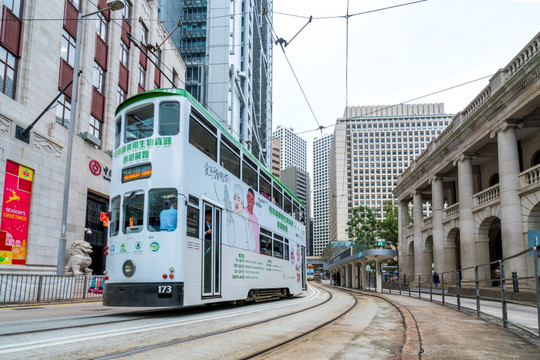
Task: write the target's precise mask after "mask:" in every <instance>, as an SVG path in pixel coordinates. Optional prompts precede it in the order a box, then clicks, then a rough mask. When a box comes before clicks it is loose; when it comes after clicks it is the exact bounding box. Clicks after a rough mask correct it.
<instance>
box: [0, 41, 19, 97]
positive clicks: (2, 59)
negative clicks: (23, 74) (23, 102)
mask: <svg viewBox="0 0 540 360" xmlns="http://www.w3.org/2000/svg"><path fill="white" fill-rule="evenodd" d="M16 75H17V58H16V57H15V56H13V55H12V54H11V53H10V52H9V51H7V50H6V49H5V48H4V47H3V46H0V87H1V90H2V92H3V93H4V94H6V95H7V96H9V97H10V98H12V99H15V76H16Z"/></svg>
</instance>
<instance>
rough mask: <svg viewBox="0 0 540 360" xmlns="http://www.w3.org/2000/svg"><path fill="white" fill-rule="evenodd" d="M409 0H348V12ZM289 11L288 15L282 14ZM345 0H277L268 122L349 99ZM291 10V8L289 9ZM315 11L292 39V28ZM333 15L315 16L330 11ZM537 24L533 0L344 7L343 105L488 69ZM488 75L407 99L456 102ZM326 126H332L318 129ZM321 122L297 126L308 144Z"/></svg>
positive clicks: (400, 97) (306, 117)
mask: <svg viewBox="0 0 540 360" xmlns="http://www.w3.org/2000/svg"><path fill="white" fill-rule="evenodd" d="M409 2H411V1H396V0H350V1H349V14H350V15H352V14H357V13H362V12H367V11H371V10H377V9H381V8H386V7H391V6H395V5H400V4H407V3H409ZM284 14H289V15H284ZM346 14H347V1H346V0H332V1H329V0H274V25H273V26H274V30H275V33H276V34H277V37H279V38H283V39H284V40H286V41H288V42H289V44H288V46H287V47H285V53H286V55H287V58H288V59H289V61H290V63H291V65H292V68H293V70H294V72H295V73H296V76H297V77H298V79H299V82H300V85H301V86H302V88H303V90H304V92H305V94H306V97H307V99H308V101H309V104H310V105H311V107H312V109H313V112H314V114H315V117H316V119H315V117H314V116H313V115H312V113H311V110H310V108H309V105H308V103H307V102H306V100H305V99H304V96H303V95H302V92H301V90H300V87H299V85H298V84H297V82H296V80H295V78H294V75H293V73H292V71H291V68H290V67H289V65H288V64H287V61H286V58H285V56H284V54H283V52H282V50H281V48H280V47H279V46H274V59H273V65H274V74H273V120H272V121H273V128H274V129H275V128H276V127H277V126H278V125H282V126H286V127H293V128H294V130H295V132H297V133H300V132H306V131H309V130H313V129H316V128H318V127H319V125H318V124H317V121H318V123H319V124H320V125H322V126H329V125H333V124H335V121H336V119H337V118H339V117H341V116H342V115H343V113H344V110H345V106H346V104H347V102H346V85H345V84H346V80H345V79H346V76H345V74H346V62H347V60H346V19H345V15H346ZM292 15H294V16H292ZM309 16H313V20H312V22H311V23H309V24H308V25H307V26H306V27H305V28H304V29H303V30H302V31H301V32H300V33H299V34H298V35H297V36H296V38H294V39H293V40H292V41H291V39H292V38H293V36H295V34H296V33H297V32H298V31H299V30H300V29H301V28H302V27H303V26H304V25H305V24H306V23H307V21H308V19H309ZM332 16H336V17H338V18H334V19H320V18H321V17H332ZM539 31H540V0H528V1H526V0H428V1H424V2H418V3H414V4H411V5H406V6H402V7H396V8H391V9H388V10H381V11H376V12H371V13H367V14H361V15H355V16H350V17H349V51H348V105H349V106H362V105H391V104H397V103H402V102H405V101H407V100H410V99H413V98H417V97H420V96H423V95H426V94H430V93H433V92H436V91H439V90H443V89H445V88H449V87H452V86H455V85H458V84H461V83H465V82H469V81H471V80H475V79H478V78H482V77H485V76H488V75H492V74H494V73H495V72H496V71H497V70H498V69H500V68H503V67H505V66H506V65H507V64H508V63H509V62H510V61H511V60H512V59H513V58H514V57H515V56H516V55H517V53H518V52H519V51H521V50H522V49H523V48H524V47H525V46H526V45H527V44H528V43H529V41H530V40H532V38H533V37H534V36H535V35H536V34H537V33H538V32H539ZM488 80H489V78H488V79H484V80H481V81H477V82H474V83H473V84H470V85H466V86H462V87H458V88H456V89H453V90H450V91H446V92H443V93H440V94H437V95H433V96H430V97H426V98H423V99H420V100H417V101H414V102H410V103H434V102H443V103H444V105H445V112H446V113H452V114H454V113H456V112H459V111H461V110H463V109H464V108H465V107H466V106H467V105H468V104H469V103H470V102H471V101H472V100H473V99H474V97H475V96H476V95H478V94H479V93H480V92H481V91H482V89H484V88H485V87H486V86H487V85H488ZM323 132H324V133H332V132H333V127H330V128H328V129H326V130H323ZM320 134H321V133H320V132H319V131H314V132H308V133H304V134H301V135H300V136H302V137H303V138H304V139H306V140H307V141H308V171H309V172H310V173H312V159H311V157H312V156H311V149H312V141H313V138H314V137H315V136H319V137H320Z"/></svg>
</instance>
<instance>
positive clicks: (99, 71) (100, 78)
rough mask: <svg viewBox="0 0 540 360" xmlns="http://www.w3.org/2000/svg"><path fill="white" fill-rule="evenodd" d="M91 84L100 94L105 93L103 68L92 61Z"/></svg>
mask: <svg viewBox="0 0 540 360" xmlns="http://www.w3.org/2000/svg"><path fill="white" fill-rule="evenodd" d="M92 85H94V86H95V87H96V89H97V90H98V91H99V92H100V93H101V94H105V70H104V69H103V68H102V67H101V66H99V64H98V63H97V62H94V79H93V82H92Z"/></svg>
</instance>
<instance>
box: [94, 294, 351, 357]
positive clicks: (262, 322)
mask: <svg viewBox="0 0 540 360" xmlns="http://www.w3.org/2000/svg"><path fill="white" fill-rule="evenodd" d="M324 291H325V292H326V293H328V294H329V297H328V299H326V300H325V301H323V302H321V303H318V304H316V305H313V306H310V307H307V308H304V309H301V310H297V311H294V312H291V313H288V314H285V315H278V316H274V317H271V318H268V319H264V320H259V321H254V322H251V323H248V324H244V325H239V326H233V327H230V328H228V329H223V330H219V331H213V332H209V333H206V334H201V335H197V336H192V337H187V338H184V339H178V340H174V341H167V342H163V343H161V344H157V345H151V346H145V347H141V348H139V349H134V350H130V351H123V352H119V353H116V354H111V355H107V356H102V357H98V358H94V360H106V359H115V358H119V357H123V356H130V355H134V354H140V353H143V352H146V351H151V350H155V349H159V348H163V347H168V346H172V345H177V344H181V343H186V342H189V341H194V340H199V339H204V338H208V337H212V336H217V335H222V334H226V333H230V332H234V331H238V330H242V329H246V328H249V327H252V326H256V325H260V324H264V323H269V322H272V321H276V320H281V319H283V318H285V317H289V316H292V315H297V314H300V313H302V312H305V311H308V310H312V309H314V308H317V307H319V306H321V305H324V304H326V303H327V302H329V301H330V300H332V297H333V296H332V294H331V293H330V292H329V291H327V290H324ZM343 315H344V314H343ZM266 350H268V349H266ZM252 356H253V355H250V357H252Z"/></svg>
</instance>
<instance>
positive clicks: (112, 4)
mask: <svg viewBox="0 0 540 360" xmlns="http://www.w3.org/2000/svg"><path fill="white" fill-rule="evenodd" d="M123 8H124V2H123V1H121V0H113V1H109V2H107V7H106V8H105V9H101V10H98V11H94V12H92V13H89V14H86V15H81V13H80V12H79V16H78V18H77V42H76V44H75V61H74V63H73V87H72V89H71V113H70V115H69V135H68V148H67V160H66V176H65V178H64V202H63V205H62V227H61V232H60V240H59V241H58V260H57V266H56V273H57V274H58V275H63V274H64V269H65V264H66V243H67V239H66V225H67V212H68V201H69V184H70V179H71V155H72V153H73V135H74V133H75V116H76V113H77V88H78V85H79V81H78V79H79V60H80V59H79V58H80V55H81V42H82V39H81V37H82V19H84V18H86V17H89V16H92V15H95V14H99V13H102V12H104V11H107V10H112V11H116V10H120V9H123Z"/></svg>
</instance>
